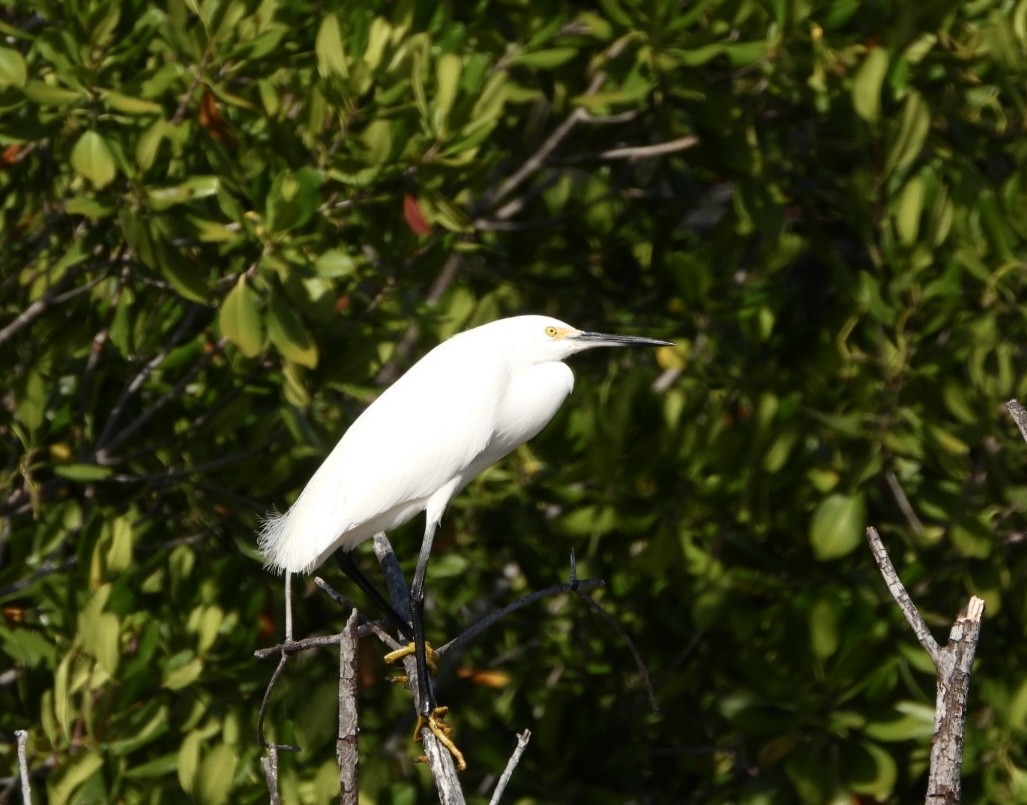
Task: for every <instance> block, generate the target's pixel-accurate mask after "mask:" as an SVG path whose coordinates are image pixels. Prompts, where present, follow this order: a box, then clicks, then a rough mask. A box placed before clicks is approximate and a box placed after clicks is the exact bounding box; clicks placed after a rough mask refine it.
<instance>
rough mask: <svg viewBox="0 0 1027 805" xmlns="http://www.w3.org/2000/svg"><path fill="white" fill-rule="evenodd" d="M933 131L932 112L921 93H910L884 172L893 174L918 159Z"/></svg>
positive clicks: (903, 108) (904, 104)
mask: <svg viewBox="0 0 1027 805" xmlns="http://www.w3.org/2000/svg"><path fill="white" fill-rule="evenodd" d="M930 129H931V110H930V108H929V107H928V106H927V102H926V101H924V98H923V96H922V95H921V94H920V93H919V92H910V93H909V95H908V96H906V100H905V102H904V103H903V104H902V117H901V118H900V120H899V126H898V129H897V131H896V132H895V136H894V137H893V139H892V143H891V146H890V147H889V149H888V159H887V160H886V161H885V166H884V171H885V173H886V174H891V173H892V172H893V171H896V170H900V169H901V168H904V167H905V166H906V165H908V164H909V163H910V162H912V161H913V160H914V159H916V158H917V157H918V156H919V155H920V152H921V151H923V148H924V142H925V141H926V140H927V133H928V132H929V131H930Z"/></svg>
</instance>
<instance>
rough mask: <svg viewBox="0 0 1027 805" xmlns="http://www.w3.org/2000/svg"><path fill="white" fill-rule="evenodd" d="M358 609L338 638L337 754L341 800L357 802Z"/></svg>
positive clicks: (351, 804) (343, 804) (348, 804)
mask: <svg viewBox="0 0 1027 805" xmlns="http://www.w3.org/2000/svg"><path fill="white" fill-rule="evenodd" d="M358 639H359V638H358V636H357V611H356V610H355V609H354V610H352V611H351V612H350V613H349V619H348V620H347V621H346V628H345V629H343V630H342V634H341V635H340V640H339V732H338V738H337V740H336V744H335V754H336V757H337V758H338V761H339V789H340V794H339V802H340V803H341V805H357V798H358V796H359V786H358V783H357V768H358V766H359V763H360V753H359V751H358V746H357V733H358V732H359V720H358V719H359V706H358V703H357V641H358Z"/></svg>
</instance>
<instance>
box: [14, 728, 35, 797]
mask: <svg viewBox="0 0 1027 805" xmlns="http://www.w3.org/2000/svg"><path fill="white" fill-rule="evenodd" d="M14 734H15V736H16V737H17V739H18V773H19V774H20V775H21V800H22V802H24V803H25V805H32V784H31V783H30V782H29V761H28V753H27V751H26V748H27V747H28V742H29V734H28V730H15V731H14Z"/></svg>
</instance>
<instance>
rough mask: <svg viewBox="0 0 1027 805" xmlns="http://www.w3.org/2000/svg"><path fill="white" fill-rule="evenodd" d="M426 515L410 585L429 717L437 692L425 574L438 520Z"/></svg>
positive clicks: (423, 696) (425, 711) (421, 685)
mask: <svg viewBox="0 0 1027 805" xmlns="http://www.w3.org/2000/svg"><path fill="white" fill-rule="evenodd" d="M425 516H426V522H425V527H424V539H423V540H422V541H421V552H420V554H419V555H418V557H417V567H416V568H415V570H414V580H413V582H412V583H411V585H410V619H411V620H412V621H413V622H414V657H415V658H416V660H417V684H418V688H419V694H420V699H421V715H422V716H424V717H425V718H428V716H430V715H431V714H432V713H434V712H435V692H434V691H433V690H432V687H431V679H429V677H428V657H427V655H426V654H425V649H424V576H425V573H426V572H427V570H428V559H429V557H430V556H431V546H432V542H433V541H434V539H435V529H436V528H437V527H438V524H439V523H438V520H437V519H434V520H433V519H432V518H431V517H430V516H429V515H427V514H426V515H425Z"/></svg>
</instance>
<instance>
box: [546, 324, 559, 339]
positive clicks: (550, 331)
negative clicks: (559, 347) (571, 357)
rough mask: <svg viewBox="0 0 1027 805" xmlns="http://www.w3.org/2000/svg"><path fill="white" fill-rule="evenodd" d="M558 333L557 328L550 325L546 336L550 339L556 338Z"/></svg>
mask: <svg viewBox="0 0 1027 805" xmlns="http://www.w3.org/2000/svg"><path fill="white" fill-rule="evenodd" d="M557 332H558V331H557V329H556V328H555V327H553V326H552V325H550V326H549V327H546V335H548V336H549V337H550V338H556V333H557Z"/></svg>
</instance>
